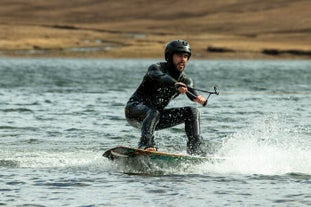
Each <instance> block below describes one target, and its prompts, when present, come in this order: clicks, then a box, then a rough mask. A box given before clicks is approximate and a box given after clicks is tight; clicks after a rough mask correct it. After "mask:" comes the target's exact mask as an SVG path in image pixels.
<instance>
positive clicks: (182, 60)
mask: <svg viewBox="0 0 311 207" xmlns="http://www.w3.org/2000/svg"><path fill="white" fill-rule="evenodd" d="M188 59H189V55H188V53H184V52H183V53H174V55H173V64H174V65H175V68H176V70H178V71H179V72H183V71H184V70H185V67H186V64H187V62H188Z"/></svg>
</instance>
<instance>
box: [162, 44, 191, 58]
mask: <svg viewBox="0 0 311 207" xmlns="http://www.w3.org/2000/svg"><path fill="white" fill-rule="evenodd" d="M179 52H185V53H188V55H189V58H190V56H191V47H190V45H189V43H188V42H187V41H184V40H173V41H171V42H169V43H167V45H166V47H165V52H164V56H165V60H166V61H169V60H170V59H171V57H172V56H173V54H174V53H179ZM189 58H188V59H189Z"/></svg>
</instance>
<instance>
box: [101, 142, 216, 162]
mask: <svg viewBox="0 0 311 207" xmlns="http://www.w3.org/2000/svg"><path fill="white" fill-rule="evenodd" d="M103 156H104V157H107V158H108V159H110V160H118V159H131V158H139V157H141V158H149V159H150V160H158V161H172V162H176V161H184V162H205V161H212V160H213V157H198V156H189V155H183V154H173V153H167V152H159V151H146V150H141V149H136V148H131V147H124V146H119V147H115V148H112V149H109V150H107V151H106V152H105V153H104V154H103Z"/></svg>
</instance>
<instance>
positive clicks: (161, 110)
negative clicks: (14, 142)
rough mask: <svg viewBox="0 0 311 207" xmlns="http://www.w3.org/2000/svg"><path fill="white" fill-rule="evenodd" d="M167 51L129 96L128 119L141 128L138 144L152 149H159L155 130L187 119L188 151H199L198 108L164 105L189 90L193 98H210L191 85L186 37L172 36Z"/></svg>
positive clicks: (126, 110)
mask: <svg viewBox="0 0 311 207" xmlns="http://www.w3.org/2000/svg"><path fill="white" fill-rule="evenodd" d="M164 53H165V54H164V55H165V60H166V62H160V63H156V64H153V65H151V66H150V67H149V68H148V71H147V73H146V75H145V76H144V78H143V80H142V82H141V84H140V85H139V86H138V88H137V89H136V91H135V92H134V94H133V95H132V96H131V98H130V99H129V101H128V103H127V105H126V108H125V116H126V119H127V121H128V123H129V124H130V125H132V126H134V127H137V128H141V138H140V141H139V144H138V148H140V149H144V150H149V151H155V150H157V149H156V148H155V142H154V131H155V130H160V129H164V128H170V127H173V126H175V125H178V124H181V123H185V131H186V135H187V137H188V142H187V153H188V154H191V155H193V154H194V155H200V154H202V153H203V152H202V150H201V147H200V145H201V143H202V139H201V136H200V120H199V119H200V114H199V112H198V110H197V109H196V108H193V107H181V108H170V109H166V108H165V107H166V106H167V105H168V104H169V102H170V101H171V100H172V99H173V98H175V97H177V96H178V95H179V94H186V95H187V96H188V98H189V99H190V100H192V101H194V102H197V103H199V104H201V105H204V104H205V103H206V101H207V100H206V99H205V98H204V97H203V96H201V95H198V94H197V93H196V91H195V90H193V89H192V88H191V87H192V85H193V82H192V80H191V79H190V78H189V77H187V75H186V74H185V73H184V70H185V67H186V64H187V62H188V60H189V58H190V56H191V47H190V45H189V44H188V42H186V41H184V40H173V41H171V42H169V43H168V44H167V45H166V48H165V52H164Z"/></svg>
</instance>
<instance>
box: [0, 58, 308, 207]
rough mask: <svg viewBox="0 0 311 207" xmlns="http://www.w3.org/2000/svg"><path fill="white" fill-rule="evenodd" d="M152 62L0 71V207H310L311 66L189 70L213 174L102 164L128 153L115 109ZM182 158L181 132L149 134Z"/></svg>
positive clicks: (133, 136)
mask: <svg viewBox="0 0 311 207" xmlns="http://www.w3.org/2000/svg"><path fill="white" fill-rule="evenodd" d="M157 61H158V60H89V59H88V60H78V59H72V60H71V59H0V169H1V173H0V182H1V185H0V205H3V206H174V207H175V206H226V205H227V206H310V205H311V194H310V187H311V139H310V138H311V137H310V135H311V132H310V128H311V124H310V123H311V122H310V120H311V105H310V103H311V62H310V61H221V60H219V61H203V60H200V61H199V60H192V61H191V62H190V63H189V65H188V66H187V69H186V72H187V73H188V74H189V75H190V76H191V77H192V78H193V80H194V82H195V84H196V85H195V86H196V87H197V88H201V89H207V90H212V88H213V86H214V85H217V86H218V88H219V90H220V95H219V96H211V98H210V100H209V104H208V106H207V107H201V106H198V105H196V104H194V103H191V102H190V101H189V100H188V99H187V98H186V97H184V96H179V97H178V98H177V99H176V100H174V101H172V102H171V104H170V106H169V107H176V106H185V105H191V106H196V107H197V108H198V109H200V112H201V130H202V135H203V136H204V138H205V139H206V140H209V142H210V144H211V146H212V149H213V151H214V154H215V156H219V157H224V158H226V159H225V160H224V161H222V162H218V163H203V164H200V165H194V166H188V167H184V168H167V169H162V173H161V174H153V173H152V172H148V173H145V174H140V175H137V174H135V175H134V174H128V173H127V169H126V168H124V167H122V168H121V167H120V166H115V165H113V164H112V163H110V162H109V161H108V160H106V159H105V158H103V157H102V156H101V155H102V153H103V152H104V151H105V150H107V149H109V148H111V147H114V146H118V145H126V146H136V144H137V142H138V138H139V134H140V133H139V131H138V130H137V129H134V128H132V127H130V126H129V125H128V124H127V123H126V121H125V119H124V105H125V103H126V101H127V99H128V98H129V96H130V95H131V94H132V93H133V91H134V90H135V89H136V87H137V86H138V84H139V82H140V81H141V79H142V76H143V75H144V73H145V72H146V69H147V67H148V66H149V65H150V64H152V63H154V62H157ZM156 137H157V144H158V147H159V149H160V150H161V151H169V152H177V153H185V145H186V137H185V135H184V131H183V126H178V127H174V128H172V129H166V130H162V131H159V132H157V133H156Z"/></svg>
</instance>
